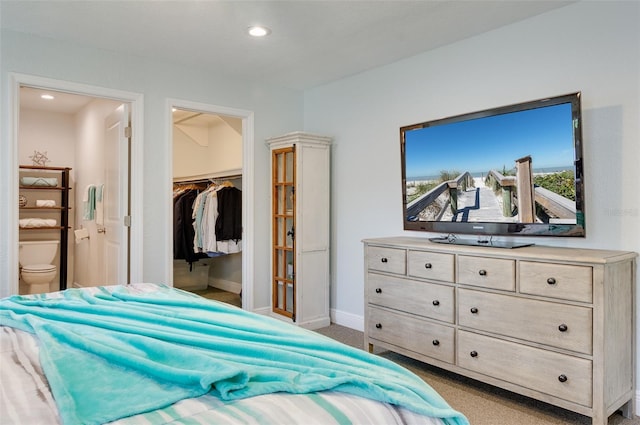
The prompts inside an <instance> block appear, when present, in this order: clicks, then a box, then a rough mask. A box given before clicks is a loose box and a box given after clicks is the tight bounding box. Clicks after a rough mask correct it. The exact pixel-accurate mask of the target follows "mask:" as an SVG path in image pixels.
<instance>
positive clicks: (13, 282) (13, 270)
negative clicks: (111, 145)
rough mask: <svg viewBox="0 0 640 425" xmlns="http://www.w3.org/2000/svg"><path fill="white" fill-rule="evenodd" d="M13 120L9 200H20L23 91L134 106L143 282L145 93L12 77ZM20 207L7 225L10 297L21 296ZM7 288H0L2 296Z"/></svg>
mask: <svg viewBox="0 0 640 425" xmlns="http://www.w3.org/2000/svg"><path fill="white" fill-rule="evenodd" d="M8 76H9V111H8V113H9V120H8V126H7V127H8V134H9V146H8V153H9V155H7V159H6V161H7V162H8V163H7V164H6V166H7V169H8V172H9V182H8V187H7V192H8V194H7V195H8V199H17V198H18V178H19V176H18V165H19V164H18V126H19V122H20V121H19V120H20V87H21V86H29V87H35V88H41V89H48V90H55V91H59V92H66V93H72V94H78V95H82V96H91V97H99V98H106V99H112V100H116V101H119V102H123V103H129V104H130V105H131V109H130V110H131V128H132V133H131V156H130V158H129V160H130V162H131V174H130V176H129V179H130V180H129V181H130V191H131V193H136V196H135V197H131V198H132V199H131V201H130V208H131V210H130V211H131V229H130V232H131V233H130V246H129V253H128V255H129V262H130V276H131V282H142V271H143V227H142V213H143V195H144V190H143V170H144V168H143V148H144V143H143V141H144V137H143V120H144V111H143V99H144V96H143V95H142V94H141V93H135V92H128V91H122V90H115V89H109V88H105V87H98V86H92V85H87V84H81V83H75V82H71V81H63V80H56V79H52V78H45V77H38V76H34V75H28V74H20V73H9V75H8ZM18 217H19V214H18V203H17V202H10V203H9V206H8V215H7V223H4V224H3V225H6V226H7V229H6V230H7V241H6V243H7V272H6V273H7V275H6V279H7V280H6V282H7V283H8V288H4V290H5V291H6V290H8V291H9V294H17V293H18V278H19V267H18V241H19V235H18V226H17V225H12V224H11V223H18ZM2 292H3V288H1V287H0V293H2Z"/></svg>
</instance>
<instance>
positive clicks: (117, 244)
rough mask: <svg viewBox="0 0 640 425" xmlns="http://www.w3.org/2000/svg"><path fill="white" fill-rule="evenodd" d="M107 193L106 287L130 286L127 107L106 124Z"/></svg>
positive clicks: (105, 209) (123, 107)
mask: <svg viewBox="0 0 640 425" xmlns="http://www.w3.org/2000/svg"><path fill="white" fill-rule="evenodd" d="M105 125H106V134H105V149H104V153H105V178H104V190H103V202H104V204H103V211H104V227H103V229H104V233H103V235H104V242H105V243H104V256H105V259H104V260H105V271H106V273H105V275H106V282H105V283H106V284H107V285H114V284H120V285H124V284H127V283H129V264H128V258H129V252H128V251H129V228H130V227H129V225H130V218H129V107H128V105H127V104H123V105H121V106H120V107H118V109H116V110H115V112H114V113H113V114H111V115H109V116H108V117H107V120H106V122H105Z"/></svg>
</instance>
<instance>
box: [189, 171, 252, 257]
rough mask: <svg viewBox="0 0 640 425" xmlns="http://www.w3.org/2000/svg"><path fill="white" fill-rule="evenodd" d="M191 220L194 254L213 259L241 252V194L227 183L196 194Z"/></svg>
mask: <svg viewBox="0 0 640 425" xmlns="http://www.w3.org/2000/svg"><path fill="white" fill-rule="evenodd" d="M192 219H193V226H194V239H193V246H194V251H195V252H196V253H198V252H200V253H206V255H207V256H209V257H215V256H219V255H224V254H232V253H236V252H240V251H241V250H242V241H241V239H242V191H241V190H239V189H237V188H235V187H233V186H231V184H230V183H226V184H222V185H212V186H211V187H209V188H208V189H207V190H206V191H203V192H201V193H200V194H198V196H197V198H196V199H195V201H194V208H193V212H192Z"/></svg>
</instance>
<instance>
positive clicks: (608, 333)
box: [364, 237, 637, 425]
mask: <svg viewBox="0 0 640 425" xmlns="http://www.w3.org/2000/svg"><path fill="white" fill-rule="evenodd" d="M364 243H365V276H366V281H365V321H366V325H365V346H367V347H368V348H369V350H371V349H372V348H373V346H374V345H376V346H380V347H384V348H387V349H389V350H392V351H396V352H398V353H402V354H404V355H407V356H409V357H413V358H415V359H418V360H421V361H423V362H426V363H430V364H433V365H436V366H438V367H441V368H443V369H447V370H450V371H453V372H456V373H459V374H462V375H465V376H468V377H471V378H474V379H477V380H479V381H483V382H487V383H489V384H492V385H496V386H499V387H502V388H505V389H508V390H511V391H514V392H517V393H520V394H523V395H526V396H529V397H533V398H536V399H538V400H542V401H545V402H547V403H551V404H554V405H556V406H560V407H563V408H565V409H569V410H572V411H575V412H578V413H581V414H583V415H587V416H590V417H591V418H592V423H593V424H594V425H606V424H607V418H608V416H609V415H611V414H612V413H613V412H615V411H616V410H617V409H622V411H623V414H624V415H625V416H627V417H631V416H632V414H633V402H634V397H635V369H634V360H635V351H634V348H635V342H634V338H635V330H634V322H635V313H634V300H635V276H636V257H637V254H636V253H634V252H625V251H605V250H594V249H578V248H557V247H553V248H552V247H544V246H531V247H526V248H518V249H496V248H486V247H465V246H455V245H442V244H435V243H431V242H429V241H428V240H427V239H426V238H411V237H397V238H379V239H367V240H365V241H364Z"/></svg>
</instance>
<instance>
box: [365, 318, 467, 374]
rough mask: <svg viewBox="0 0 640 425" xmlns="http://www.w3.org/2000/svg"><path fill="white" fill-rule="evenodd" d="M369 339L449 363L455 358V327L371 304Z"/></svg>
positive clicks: (368, 325)
mask: <svg viewBox="0 0 640 425" xmlns="http://www.w3.org/2000/svg"><path fill="white" fill-rule="evenodd" d="M367 332H368V336H369V338H373V339H377V340H379V341H384V342H386V343H388V344H393V345H396V346H398V347H402V348H405V349H407V350H411V351H414V352H416V353H420V354H423V355H425V356H428V357H432V358H434V359H438V360H441V361H444V362H447V363H453V360H454V351H455V347H454V336H453V335H454V330H453V328H450V327H448V326H443V325H438V324H435V323H431V322H427V321H426V320H420V319H418V318H416V317H407V316H403V315H400V314H396V313H393V312H390V311H386V310H381V309H378V308H375V307H369V318H368V323H367Z"/></svg>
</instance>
